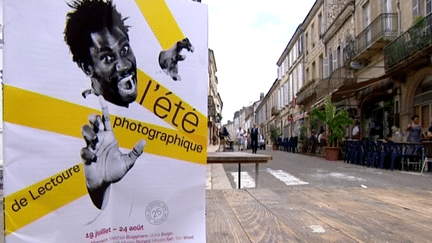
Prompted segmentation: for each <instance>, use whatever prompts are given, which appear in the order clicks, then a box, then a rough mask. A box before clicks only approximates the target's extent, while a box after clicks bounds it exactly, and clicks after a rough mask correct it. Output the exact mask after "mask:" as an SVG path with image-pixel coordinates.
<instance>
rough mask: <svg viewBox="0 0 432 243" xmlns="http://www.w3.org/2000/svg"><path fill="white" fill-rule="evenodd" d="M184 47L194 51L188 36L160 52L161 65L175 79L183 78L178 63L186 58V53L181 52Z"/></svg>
mask: <svg viewBox="0 0 432 243" xmlns="http://www.w3.org/2000/svg"><path fill="white" fill-rule="evenodd" d="M183 49H186V50H188V51H189V52H193V51H194V48H193V46H192V44H191V43H190V41H189V39H188V38H185V39H183V40H180V41H178V42H176V43H175V44H174V45H173V46H172V47H171V48H170V49H168V50H165V51H161V52H160V53H159V66H160V67H161V68H162V70H163V71H164V72H165V73H166V74H167V75H169V76H171V78H172V79H173V80H174V81H180V80H181V78H180V76H179V74H178V64H177V63H178V62H179V61H183V60H184V59H186V56H185V55H181V54H180V52H181V51H182V50H183Z"/></svg>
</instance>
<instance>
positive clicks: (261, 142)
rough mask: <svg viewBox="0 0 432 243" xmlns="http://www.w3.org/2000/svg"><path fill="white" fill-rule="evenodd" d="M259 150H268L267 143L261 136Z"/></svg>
mask: <svg viewBox="0 0 432 243" xmlns="http://www.w3.org/2000/svg"><path fill="white" fill-rule="evenodd" d="M258 148H259V149H264V150H265V149H266V142H265V139H264V138H263V136H260V137H259V138H258Z"/></svg>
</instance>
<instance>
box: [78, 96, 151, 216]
mask: <svg viewBox="0 0 432 243" xmlns="http://www.w3.org/2000/svg"><path fill="white" fill-rule="evenodd" d="M99 101H100V104H101V107H102V117H100V115H95V114H92V115H90V116H89V124H86V125H84V126H83V127H82V130H81V132H82V135H83V137H84V140H85V142H86V144H87V145H86V147H84V148H82V149H81V158H82V159H83V161H84V174H85V178H86V186H87V190H88V192H89V194H90V198H91V200H92V201H93V204H94V205H95V206H96V207H97V208H99V209H104V207H105V205H106V203H107V201H108V193H107V190H108V188H109V186H110V185H111V183H115V182H117V181H119V180H121V179H122V178H123V177H124V176H125V175H126V173H127V172H128V171H129V170H130V169H131V168H132V166H133V165H134V164H135V161H136V160H137V158H138V157H139V156H140V155H141V154H142V152H143V149H144V147H145V141H144V140H140V141H139V142H138V143H137V144H135V146H134V148H133V149H132V150H131V151H130V152H129V153H127V154H123V153H121V152H120V149H119V146H118V143H117V139H116V138H115V136H114V133H113V131H112V127H111V122H110V116H109V111H108V105H107V103H106V101H105V100H104V98H103V97H102V96H99Z"/></svg>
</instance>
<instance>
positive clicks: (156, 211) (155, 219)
mask: <svg viewBox="0 0 432 243" xmlns="http://www.w3.org/2000/svg"><path fill="white" fill-rule="evenodd" d="M145 214H146V218H147V221H148V222H149V223H151V224H154V225H159V224H163V223H164V222H165V221H166V219H167V218H168V207H167V205H166V204H165V203H164V202H161V201H154V202H152V203H150V204H149V205H148V206H147V208H146V213H145Z"/></svg>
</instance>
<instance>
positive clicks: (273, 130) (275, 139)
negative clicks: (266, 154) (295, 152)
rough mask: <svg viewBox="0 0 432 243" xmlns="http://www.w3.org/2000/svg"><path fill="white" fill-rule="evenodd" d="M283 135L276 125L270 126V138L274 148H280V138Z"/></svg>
mask: <svg viewBox="0 0 432 243" xmlns="http://www.w3.org/2000/svg"><path fill="white" fill-rule="evenodd" d="M281 135H282V134H280V133H279V132H278V130H277V129H276V128H275V127H274V126H271V127H270V140H271V141H272V143H273V150H278V148H279V143H278V138H279V137H280V136H281Z"/></svg>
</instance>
